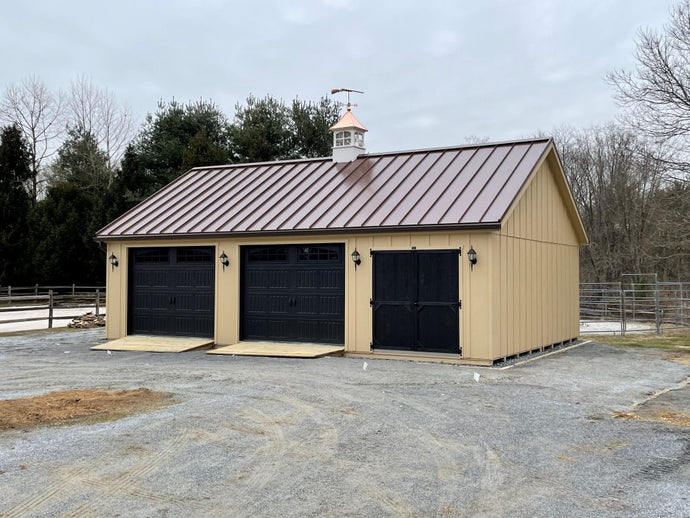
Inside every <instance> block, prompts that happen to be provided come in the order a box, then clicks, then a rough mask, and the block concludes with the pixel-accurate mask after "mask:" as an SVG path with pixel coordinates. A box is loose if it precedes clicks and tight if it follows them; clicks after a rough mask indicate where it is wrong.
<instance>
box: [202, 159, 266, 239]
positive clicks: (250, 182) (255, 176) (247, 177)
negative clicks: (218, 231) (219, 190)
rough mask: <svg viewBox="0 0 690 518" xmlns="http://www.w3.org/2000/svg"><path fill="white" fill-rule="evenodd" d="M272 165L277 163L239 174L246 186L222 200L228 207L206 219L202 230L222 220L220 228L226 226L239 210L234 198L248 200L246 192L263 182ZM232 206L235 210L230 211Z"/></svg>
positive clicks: (223, 204) (225, 206)
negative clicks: (262, 179)
mask: <svg viewBox="0 0 690 518" xmlns="http://www.w3.org/2000/svg"><path fill="white" fill-rule="evenodd" d="M271 167H275V164H272V165H260V166H256V167H252V170H251V172H249V173H248V172H247V171H245V172H244V173H241V174H240V175H238V176H239V178H240V183H244V186H242V187H241V188H240V189H238V190H236V191H235V192H234V193H233V194H231V195H230V197H228V198H224V199H223V200H222V203H221V206H222V207H224V208H225V209H226V210H225V212H220V213H219V214H218V215H216V217H214V218H212V219H210V220H208V221H206V223H205V226H204V227H202V231H204V232H205V231H206V230H207V229H208V228H209V227H210V226H211V225H212V224H214V223H218V222H220V223H218V228H222V227H223V226H225V225H226V224H227V223H228V221H229V220H230V219H232V217H233V216H234V215H235V214H236V213H237V210H238V207H237V205H235V204H234V202H233V200H247V199H248V198H249V197H248V196H246V194H247V193H251V192H253V191H254V187H255V186H256V185H257V184H258V185H260V184H261V178H262V177H264V176H265V175H266V174H268V171H269V170H270V169H271ZM231 208H232V209H233V212H230V209H231Z"/></svg>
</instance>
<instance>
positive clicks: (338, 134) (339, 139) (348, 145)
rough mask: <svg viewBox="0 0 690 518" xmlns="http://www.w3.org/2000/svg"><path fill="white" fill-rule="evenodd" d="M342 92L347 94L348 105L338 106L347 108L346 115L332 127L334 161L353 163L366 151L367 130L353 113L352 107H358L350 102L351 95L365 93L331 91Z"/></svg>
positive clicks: (340, 89)
mask: <svg viewBox="0 0 690 518" xmlns="http://www.w3.org/2000/svg"><path fill="white" fill-rule="evenodd" d="M340 92H347V104H345V105H343V104H342V103H339V104H338V106H345V108H346V110H345V113H344V114H343V116H342V117H340V120H339V121H338V122H336V123H335V124H334V125H333V126H331V127H330V131H332V132H333V161H334V162H352V161H353V160H354V159H355V158H357V157H358V156H359V155H360V154H362V153H364V152H365V151H366V148H365V147H364V133H366V131H367V128H365V127H364V125H363V124H362V123H361V122H359V121H358V120H357V117H355V116H354V114H353V113H352V107H353V106H357V105H356V104H352V103H351V102H350V94H351V93H357V94H363V93H364V92H362V91H360V90H352V89H350V88H334V89H333V90H331V94H337V93H340Z"/></svg>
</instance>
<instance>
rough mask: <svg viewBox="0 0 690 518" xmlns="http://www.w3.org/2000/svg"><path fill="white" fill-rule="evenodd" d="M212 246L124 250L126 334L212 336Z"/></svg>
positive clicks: (213, 253)
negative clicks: (126, 253)
mask: <svg viewBox="0 0 690 518" xmlns="http://www.w3.org/2000/svg"><path fill="white" fill-rule="evenodd" d="M214 257H215V252H214V248H213V247H177V248H163V247H157V248H133V249H130V251H129V264H130V272H129V318H128V333H129V334H151V335H173V336H198V337H204V338H206V337H208V338H212V337H213V310H214V308H213V300H214V273H215V270H214V267H215V261H214Z"/></svg>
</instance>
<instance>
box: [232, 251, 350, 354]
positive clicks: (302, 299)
mask: <svg viewBox="0 0 690 518" xmlns="http://www.w3.org/2000/svg"><path fill="white" fill-rule="evenodd" d="M344 255H345V247H344V245H341V244H327V245H323V244H318V245H275V246H246V247H242V324H241V337H242V339H243V340H271V341H285V342H318V343H333V344H342V343H344V341H345V318H344V317H345V260H344Z"/></svg>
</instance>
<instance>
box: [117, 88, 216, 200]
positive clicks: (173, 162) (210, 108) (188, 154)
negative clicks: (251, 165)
mask: <svg viewBox="0 0 690 518" xmlns="http://www.w3.org/2000/svg"><path fill="white" fill-rule="evenodd" d="M228 147H229V146H228V122H227V118H226V117H225V115H224V114H223V113H222V112H221V111H220V109H219V108H218V107H217V106H216V105H215V104H213V103H211V102H206V101H198V102H196V103H190V104H187V105H182V104H179V103H178V102H176V101H171V102H169V103H167V104H166V103H163V102H161V103H159V104H158V111H157V112H156V113H155V114H154V115H151V114H149V115H148V116H147V117H146V122H145V123H144V127H143V128H142V130H141V132H140V133H139V135H138V136H137V137H136V138H135V140H134V142H133V143H132V144H130V145H129V147H128V148H127V150H126V152H125V156H124V159H123V162H122V168H121V170H120V174H119V178H118V179H117V180H116V189H117V191H118V192H119V193H120V195H121V196H122V197H124V198H126V199H129V200H130V203H133V202H138V201H141V200H143V199H144V198H146V197H147V196H149V195H151V194H153V193H154V192H155V191H157V190H158V189H160V188H161V187H163V186H164V185H166V184H168V183H169V182H171V181H172V180H174V179H175V178H177V177H178V176H179V175H180V174H182V173H183V172H185V171H186V170H187V169H189V168H190V167H193V166H203V165H214V164H224V163H227V162H228V159H229V154H228ZM197 161H198V162H197ZM195 162H196V163H195Z"/></svg>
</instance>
